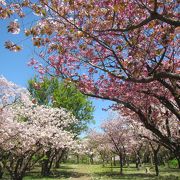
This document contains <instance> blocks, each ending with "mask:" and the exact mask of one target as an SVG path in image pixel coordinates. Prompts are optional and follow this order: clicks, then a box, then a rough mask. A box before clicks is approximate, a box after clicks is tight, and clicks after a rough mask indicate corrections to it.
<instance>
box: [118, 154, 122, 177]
mask: <svg viewBox="0 0 180 180" xmlns="http://www.w3.org/2000/svg"><path fill="white" fill-rule="evenodd" d="M119 163H120V175H122V174H123V156H122V153H121V154H120V155H119Z"/></svg>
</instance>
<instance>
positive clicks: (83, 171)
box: [24, 164, 180, 180]
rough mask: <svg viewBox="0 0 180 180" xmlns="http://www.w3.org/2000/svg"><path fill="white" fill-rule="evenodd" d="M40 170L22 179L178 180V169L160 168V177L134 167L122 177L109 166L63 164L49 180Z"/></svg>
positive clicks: (179, 172)
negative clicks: (41, 174) (42, 175)
mask: <svg viewBox="0 0 180 180" xmlns="http://www.w3.org/2000/svg"><path fill="white" fill-rule="evenodd" d="M39 172H40V169H39V168H36V169H34V170H33V171H31V172H30V173H28V174H27V176H26V177H25V178H24V180H31V179H35V180H53V179H60V180H68V179H69V180H112V179H120V180H180V170H179V169H169V168H164V167H160V176H159V177H156V176H155V175H154V171H153V169H151V173H149V174H145V168H142V169H141V170H139V171H137V170H136V168H135V167H133V166H131V167H129V168H124V175H123V176H120V175H119V168H118V167H113V168H111V167H110V166H106V167H102V165H86V164H63V165H62V166H61V168H60V169H58V170H54V171H53V172H54V174H53V175H52V176H51V177H49V178H43V177H41V176H40V174H39Z"/></svg>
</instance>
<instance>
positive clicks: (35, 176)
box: [26, 168, 88, 179]
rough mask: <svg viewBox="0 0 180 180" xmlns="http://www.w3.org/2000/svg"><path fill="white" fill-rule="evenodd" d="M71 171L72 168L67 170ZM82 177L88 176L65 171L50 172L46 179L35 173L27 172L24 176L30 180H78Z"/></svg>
mask: <svg viewBox="0 0 180 180" xmlns="http://www.w3.org/2000/svg"><path fill="white" fill-rule="evenodd" d="M69 169H73V168H69ZM82 176H88V174H86V173H78V172H74V171H66V170H63V169H61V170H58V171H57V170H54V171H52V172H51V174H50V175H49V176H48V177H43V176H41V175H40V174H39V172H37V171H33V172H29V173H27V174H26V177H30V178H31V179H44V178H46V179H52V178H53V179H61V178H65V179H67V178H80V177H82Z"/></svg>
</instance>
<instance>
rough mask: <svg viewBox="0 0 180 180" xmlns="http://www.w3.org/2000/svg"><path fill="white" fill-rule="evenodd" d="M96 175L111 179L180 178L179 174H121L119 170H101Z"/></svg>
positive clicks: (174, 179) (154, 179) (171, 179)
mask: <svg viewBox="0 0 180 180" xmlns="http://www.w3.org/2000/svg"><path fill="white" fill-rule="evenodd" d="M94 175H96V176H99V177H103V176H106V177H110V178H111V179H119V180H120V179H122V180H179V178H178V177H177V176H174V175H169V176H158V177H157V176H155V175H153V174H143V173H132V174H123V175H120V174H119V173H118V172H114V173H112V172H101V173H94Z"/></svg>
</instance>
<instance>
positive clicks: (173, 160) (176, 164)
mask: <svg viewBox="0 0 180 180" xmlns="http://www.w3.org/2000/svg"><path fill="white" fill-rule="evenodd" d="M169 165H170V167H174V168H176V167H178V161H177V159H172V160H170V161H169Z"/></svg>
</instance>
